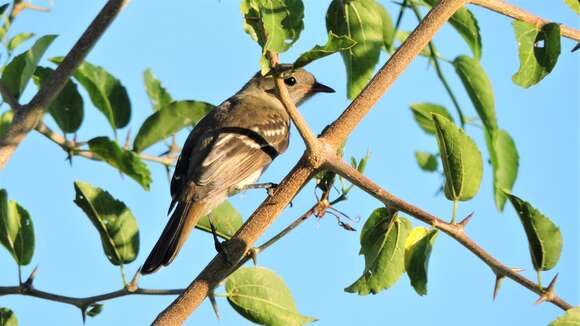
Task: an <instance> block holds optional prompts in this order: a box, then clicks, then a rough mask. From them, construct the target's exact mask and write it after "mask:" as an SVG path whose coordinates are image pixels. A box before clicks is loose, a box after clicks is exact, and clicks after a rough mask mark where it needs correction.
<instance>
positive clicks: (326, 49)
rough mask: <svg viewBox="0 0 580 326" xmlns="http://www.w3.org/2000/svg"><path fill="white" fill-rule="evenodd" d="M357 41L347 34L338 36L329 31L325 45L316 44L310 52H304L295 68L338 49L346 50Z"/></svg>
mask: <svg viewBox="0 0 580 326" xmlns="http://www.w3.org/2000/svg"><path fill="white" fill-rule="evenodd" d="M355 44H356V42H355V41H354V40H353V39H351V38H349V37H348V36H346V35H342V36H336V35H335V34H334V33H333V32H330V33H328V40H327V41H326V44H324V45H316V46H314V47H313V48H312V49H310V50H309V51H308V52H305V53H302V54H301V55H300V56H299V57H298V59H296V61H294V68H301V67H304V66H306V65H307V64H309V63H311V62H312V61H314V60H318V59H320V58H324V57H326V56H328V55H331V54H334V53H336V52H338V51H344V50H348V49H350V48H352V47H353V46H354V45H355Z"/></svg>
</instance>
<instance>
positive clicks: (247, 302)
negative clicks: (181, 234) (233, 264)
mask: <svg viewBox="0 0 580 326" xmlns="http://www.w3.org/2000/svg"><path fill="white" fill-rule="evenodd" d="M226 296H227V298H228V302H229V303H230V305H231V306H232V307H233V308H234V309H235V310H236V311H237V312H238V313H240V314H241V315H242V316H244V317H245V318H247V319H248V320H250V321H252V322H254V323H257V324H260V325H269V326H292V325H304V324H307V323H311V322H313V321H315V320H316V318H313V317H307V316H303V315H301V314H300V313H299V312H298V309H297V308H296V304H295V303H294V299H293V298H292V294H291V293H290V289H288V287H287V286H286V284H285V283H284V280H282V278H280V276H278V275H276V273H274V272H273V271H271V270H269V269H267V268H264V267H250V268H247V267H242V268H240V269H239V270H237V271H236V272H234V273H233V274H232V275H230V276H229V277H228V278H227V281H226Z"/></svg>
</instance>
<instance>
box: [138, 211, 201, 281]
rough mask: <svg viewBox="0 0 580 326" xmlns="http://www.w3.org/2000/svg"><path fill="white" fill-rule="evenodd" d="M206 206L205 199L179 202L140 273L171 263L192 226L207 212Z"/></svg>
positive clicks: (153, 270) (151, 271)
mask: <svg viewBox="0 0 580 326" xmlns="http://www.w3.org/2000/svg"><path fill="white" fill-rule="evenodd" d="M207 206H208V205H207V203H206V202H205V201H200V202H194V203H182V202H180V203H179V204H178V205H177V207H176V208H175V210H174V211H173V214H171V218H170V219H169V222H167V225H166V226H165V229H163V233H161V236H160V237H159V240H157V243H156V244H155V247H153V250H151V253H150V254H149V257H147V259H146V260H145V263H144V264H143V267H142V268H141V274H150V273H154V272H156V271H157V270H158V269H159V268H160V267H161V266H167V265H169V264H171V262H172V261H173V259H175V256H177V254H178V253H179V250H180V249H181V247H182V246H183V244H184V243H185V241H186V240H187V237H188V236H189V233H191V230H192V229H193V227H195V225H196V224H197V222H198V221H199V219H200V218H201V217H202V216H204V215H205V214H206V213H207V212H206V207H207Z"/></svg>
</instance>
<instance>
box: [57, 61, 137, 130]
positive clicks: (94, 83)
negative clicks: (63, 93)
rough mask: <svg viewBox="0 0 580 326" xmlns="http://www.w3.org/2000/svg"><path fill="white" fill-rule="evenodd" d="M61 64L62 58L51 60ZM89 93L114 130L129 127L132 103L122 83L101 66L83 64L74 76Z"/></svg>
mask: <svg viewBox="0 0 580 326" xmlns="http://www.w3.org/2000/svg"><path fill="white" fill-rule="evenodd" d="M50 61H52V62H54V63H57V64H59V63H61V62H62V58H61V57H58V58H51V59H50ZM73 76H74V78H75V79H76V80H77V81H78V82H79V83H80V84H81V85H82V86H83V88H84V89H85V90H86V91H87V92H88V93H89V97H90V98H91V102H92V103H93V105H94V106H95V107H96V108H97V109H98V110H99V111H101V112H102V113H103V114H104V115H105V117H106V118H107V120H108V121H109V124H110V125H111V127H113V130H115V129H116V128H123V127H125V126H127V124H128V123H129V120H130V119H131V101H130V100H129V95H128V94H127V90H126V89H125V86H123V85H122V84H121V81H120V80H118V79H117V78H115V77H114V76H113V75H111V74H110V73H109V72H107V71H106V70H105V69H103V68H102V67H99V66H95V65H93V64H90V63H88V62H86V61H85V62H83V63H81V64H80V66H79V67H78V68H77V70H76V71H75V73H74V74H73Z"/></svg>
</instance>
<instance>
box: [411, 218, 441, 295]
mask: <svg viewBox="0 0 580 326" xmlns="http://www.w3.org/2000/svg"><path fill="white" fill-rule="evenodd" d="M438 234H439V231H437V229H431V230H429V229H427V228H424V227H416V228H414V229H413V230H412V231H411V233H410V234H409V237H408V238H407V241H406V242H405V270H406V271H407V275H408V276H409V280H410V281H411V285H412V286H413V288H414V289H415V291H416V292H417V294H419V295H425V294H427V273H428V271H429V258H430V257H431V250H432V249H433V245H434V244H435V239H436V238H437V235H438Z"/></svg>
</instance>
